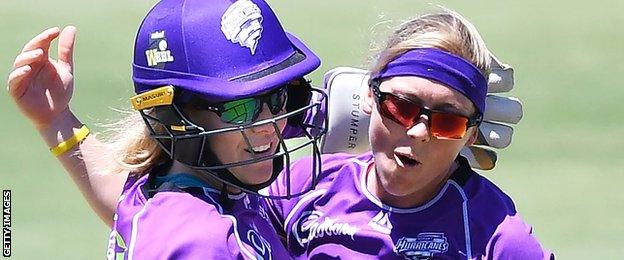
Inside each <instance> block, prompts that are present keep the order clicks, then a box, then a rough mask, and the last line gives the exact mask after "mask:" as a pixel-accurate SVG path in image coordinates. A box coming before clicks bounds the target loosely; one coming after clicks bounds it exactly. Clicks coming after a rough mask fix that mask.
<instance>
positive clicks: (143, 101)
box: [130, 86, 173, 110]
mask: <svg viewBox="0 0 624 260" xmlns="http://www.w3.org/2000/svg"><path fill="white" fill-rule="evenodd" d="M130 102H132V106H133V107H134V109H135V110H142V109H146V108H151V107H155V106H164V105H171V103H173V86H164V87H160V88H157V89H153V90H150V91H147V92H144V93H141V94H138V95H135V96H133V97H131V98H130Z"/></svg>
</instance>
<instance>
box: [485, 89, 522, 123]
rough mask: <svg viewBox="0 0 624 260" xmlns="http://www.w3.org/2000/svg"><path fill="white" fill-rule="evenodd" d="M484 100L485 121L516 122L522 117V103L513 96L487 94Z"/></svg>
mask: <svg viewBox="0 0 624 260" xmlns="http://www.w3.org/2000/svg"><path fill="white" fill-rule="evenodd" d="M485 102H486V106H485V107H486V109H485V113H484V117H483V118H484V119H483V120H485V121H497V122H503V123H509V124H517V123H518V122H520V120H521V119H522V115H523V112H522V103H521V102H520V100H519V99H517V98H515V97H501V96H496V95H488V96H487V98H486V100H485Z"/></svg>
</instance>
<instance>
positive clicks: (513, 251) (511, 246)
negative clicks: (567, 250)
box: [486, 215, 554, 259]
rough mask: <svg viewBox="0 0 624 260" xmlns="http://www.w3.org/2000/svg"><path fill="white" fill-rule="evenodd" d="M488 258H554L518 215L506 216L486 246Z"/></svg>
mask: <svg viewBox="0 0 624 260" xmlns="http://www.w3.org/2000/svg"><path fill="white" fill-rule="evenodd" d="M486 252H487V256H488V257H487V258H488V259H554V255H553V254H552V253H551V252H550V251H548V250H546V249H544V248H543V247H542V246H541V244H540V243H539V241H538V240H537V238H536V237H535V236H533V229H532V228H531V226H529V225H528V224H526V223H525V222H524V221H523V220H522V219H521V218H520V216H518V215H514V216H507V217H506V218H505V219H504V220H503V222H502V223H501V224H500V225H498V227H497V228H496V231H495V232H494V234H493V235H492V237H491V238H490V240H489V242H488V244H487V246H486Z"/></svg>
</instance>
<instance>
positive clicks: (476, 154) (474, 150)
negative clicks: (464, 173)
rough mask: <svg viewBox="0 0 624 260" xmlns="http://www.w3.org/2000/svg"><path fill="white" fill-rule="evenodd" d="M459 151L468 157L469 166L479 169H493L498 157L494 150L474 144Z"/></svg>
mask: <svg viewBox="0 0 624 260" xmlns="http://www.w3.org/2000/svg"><path fill="white" fill-rule="evenodd" d="M459 153H460V154H461V155H462V156H464V157H466V159H468V163H470V167H472V168H475V169H480V170H491V169H494V166H496V160H497V159H498V157H497V155H496V152H495V151H492V150H490V149H486V148H481V147H476V146H469V147H464V148H463V149H462V150H461V151H460V152H459Z"/></svg>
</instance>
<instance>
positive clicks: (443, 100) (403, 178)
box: [270, 11, 553, 259]
mask: <svg viewBox="0 0 624 260" xmlns="http://www.w3.org/2000/svg"><path fill="white" fill-rule="evenodd" d="M489 67H490V55H489V51H488V50H487V48H486V46H485V44H484V42H483V40H482V39H481V36H480V35H479V33H478V32H477V30H476V29H475V27H474V26H473V25H472V24H471V23H470V22H468V21H467V20H465V19H464V18H463V17H461V16H460V15H459V14H456V13H454V12H451V11H445V12H441V13H435V14H429V15H424V16H421V17H418V18H416V19H413V20H411V21H408V22H406V23H404V24H402V26H400V28H398V30H396V31H395V32H394V33H393V34H392V35H391V36H390V38H389V39H388V42H387V46H386V47H385V49H384V50H383V51H382V52H381V54H380V56H379V58H378V60H377V63H376V64H375V66H374V67H373V69H372V70H371V76H370V80H369V85H370V88H369V90H368V93H367V95H366V97H365V98H364V102H363V104H364V105H363V111H364V112H365V113H367V114H369V115H370V116H371V118H370V126H369V140H370V144H371V148H372V151H370V152H367V153H364V154H360V155H351V154H326V155H324V156H323V161H322V164H323V172H322V174H321V176H320V178H319V182H318V184H317V185H316V189H315V190H314V191H312V192H310V193H308V194H306V195H304V196H301V197H298V198H295V199H292V200H288V201H286V200H279V201H271V202H270V203H273V204H272V205H271V207H270V209H271V210H270V212H271V213H272V215H273V218H274V220H275V223H277V226H280V227H281V231H282V232H283V233H282V235H283V236H285V237H286V241H287V246H288V250H289V251H290V252H291V253H292V254H294V255H296V256H298V257H300V258H316V257H319V258H336V257H340V258H346V259H370V258H382V259H549V258H553V255H552V254H551V253H550V252H548V251H547V250H544V249H543V248H542V247H541V245H540V244H539V242H538V241H537V239H536V238H535V237H534V236H533V235H532V229H531V227H530V226H528V225H527V224H525V223H524V222H523V221H522V219H521V218H520V217H519V215H518V213H517V211H516V209H515V206H514V203H513V201H512V199H511V198H510V197H509V196H507V195H506V194H505V193H504V192H503V191H501V190H500V189H499V188H498V187H497V186H496V185H495V184H494V183H492V182H490V181H489V180H487V179H486V178H485V177H483V176H481V175H479V174H478V173H476V172H475V171H473V170H472V169H471V168H470V166H469V164H468V162H467V160H466V158H464V157H462V156H460V155H459V152H460V150H461V149H462V148H463V147H465V146H469V145H471V144H472V143H473V142H475V140H476V139H477V126H478V125H479V124H480V123H481V121H482V116H483V114H484V111H485V99H486V92H487V78H486V77H485V76H484V75H488V74H489V71H488V70H489ZM311 163H312V162H311V161H309V160H308V161H306V160H300V161H298V162H297V163H296V164H295V166H294V167H293V169H292V171H298V170H302V169H305V168H306V167H308V165H309V164H311ZM299 181H300V182H299V183H300V184H301V185H300V186H301V187H305V186H306V185H307V182H309V180H299ZM282 182H283V180H281V179H278V181H277V182H276V183H274V184H273V185H272V186H270V191H271V192H279V191H280V190H283V188H282V187H280V183H282ZM295 187H296V186H295Z"/></svg>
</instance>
